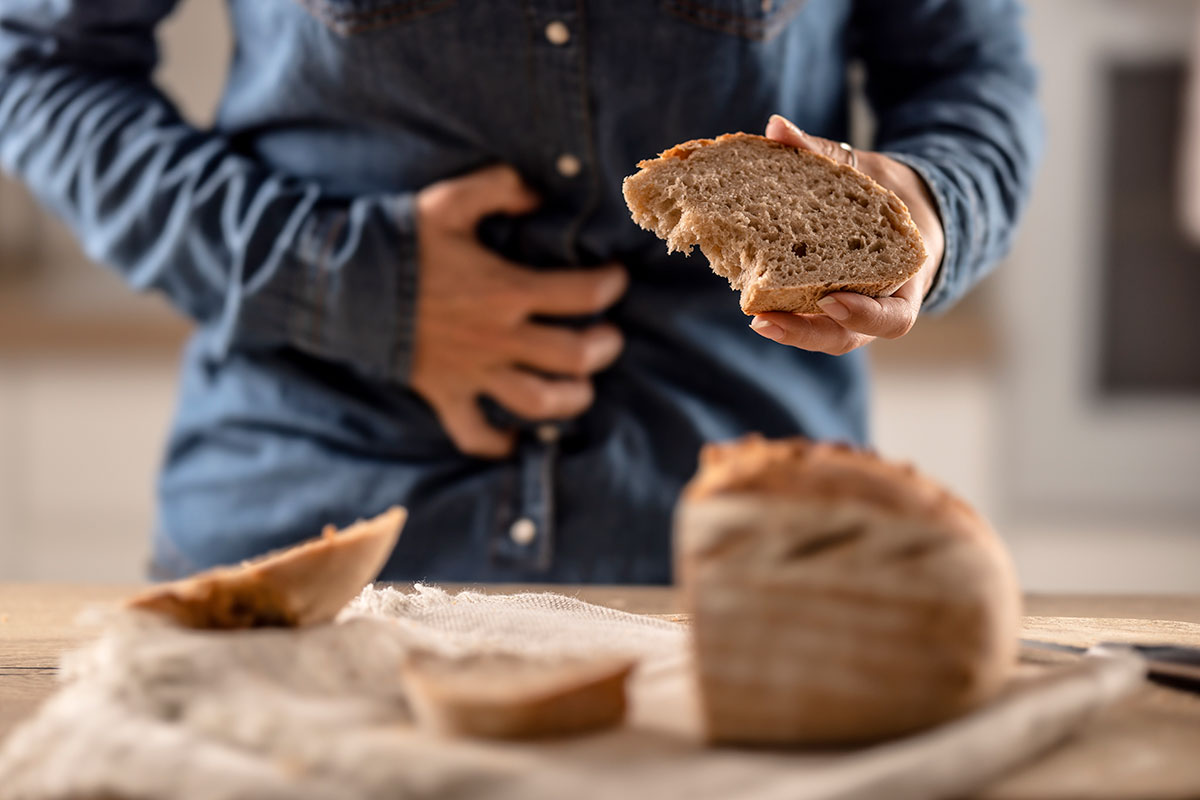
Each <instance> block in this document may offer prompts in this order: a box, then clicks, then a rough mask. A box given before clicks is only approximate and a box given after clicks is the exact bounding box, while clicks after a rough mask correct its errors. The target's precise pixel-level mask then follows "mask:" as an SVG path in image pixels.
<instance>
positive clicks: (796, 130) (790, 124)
mask: <svg viewBox="0 0 1200 800" xmlns="http://www.w3.org/2000/svg"><path fill="white" fill-rule="evenodd" d="M771 119H777V120H779V121H780V123H782V124H783V127H785V128H787V129H788V130H789V131H791V132H792V133H794V134H795V135H797V136H807V135H808V134H806V133H805V132H804V131H802V130H800V129H799V128H797V127H796V123H794V122H792V121H791V120H790V119H788V118H787V117H783V116H780V115H779V114H772V115H771Z"/></svg>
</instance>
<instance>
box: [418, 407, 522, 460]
mask: <svg viewBox="0 0 1200 800" xmlns="http://www.w3.org/2000/svg"><path fill="white" fill-rule="evenodd" d="M434 408H435V409H436V410H437V414H438V418H439V419H440V420H441V422H442V427H444V428H445V429H446V434H447V435H448V436H449V437H450V440H451V441H453V442H454V445H455V446H456V447H457V448H458V449H459V450H461V451H462V452H463V453H464V454H466V455H469V456H475V457H476V458H493V459H494V458H504V457H505V456H507V455H509V454H510V453H512V451H513V448H514V447H515V445H516V434H515V433H514V432H512V431H501V430H498V429H496V428H495V427H493V426H492V425H491V424H489V423H488V421H487V419H486V418H485V417H484V416H483V412H482V411H480V409H479V405H478V404H477V403H476V402H475V401H474V398H465V399H461V400H456V401H451V402H448V403H443V404H439V405H436V406H434Z"/></svg>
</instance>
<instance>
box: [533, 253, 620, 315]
mask: <svg viewBox="0 0 1200 800" xmlns="http://www.w3.org/2000/svg"><path fill="white" fill-rule="evenodd" d="M525 271H526V272H528V273H529V274H528V276H527V277H526V280H525V281H524V282H525V289H526V291H527V293H528V302H529V310H530V311H531V312H532V313H534V314H550V315H559V316H571V315H576V314H594V313H597V312H599V311H603V310H605V309H606V308H608V307H609V306H611V305H612V304H613V303H616V302H617V300H619V299H621V295H623V294H625V289H626V288H627V287H628V286H629V273H628V272H626V270H625V267H623V266H621V265H620V264H610V265H608V266H604V267H592V268H589V269H576V270H557V271H553V272H534V271H533V270H525Z"/></svg>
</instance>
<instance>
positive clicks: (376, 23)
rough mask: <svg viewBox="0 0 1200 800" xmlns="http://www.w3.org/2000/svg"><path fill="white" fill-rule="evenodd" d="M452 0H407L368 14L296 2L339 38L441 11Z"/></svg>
mask: <svg viewBox="0 0 1200 800" xmlns="http://www.w3.org/2000/svg"><path fill="white" fill-rule="evenodd" d="M455 1H456V0H408V2H403V3H392V4H390V5H386V6H382V7H380V8H375V9H372V10H370V11H349V10H347V11H339V10H336V9H333V8H331V7H330V4H329V2H328V0H295V2H296V3H297V4H299V5H300V6H302V7H303V8H304V10H305V11H307V12H308V13H310V14H312V15H313V16H314V17H316V18H317V19H318V20H320V21H321V22H322V23H323V24H324V25H325V26H326V27H327V28H329V29H330V30H332V31H333V32H334V33H336V34H338V35H340V36H350V35H353V34H356V33H367V32H369V31H374V30H379V29H380V28H385V27H387V26H388V25H391V24H393V23H395V22H402V21H404V20H408V19H415V18H417V17H421V16H425V15H427V14H432V13H434V12H436V11H442V10H443V9H446V8H448V7H450V6H451V5H453V4H454V2H455Z"/></svg>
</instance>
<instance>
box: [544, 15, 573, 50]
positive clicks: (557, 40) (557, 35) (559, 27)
mask: <svg viewBox="0 0 1200 800" xmlns="http://www.w3.org/2000/svg"><path fill="white" fill-rule="evenodd" d="M546 41H548V42H550V44H554V45H558V46H559V47H562V46H563V45H564V44H566V43H567V42H569V41H571V29H570V28H568V27H567V25H566V23H564V22H560V21H559V20H554V21H553V22H551V23H550V24H549V25H547V26H546Z"/></svg>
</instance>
